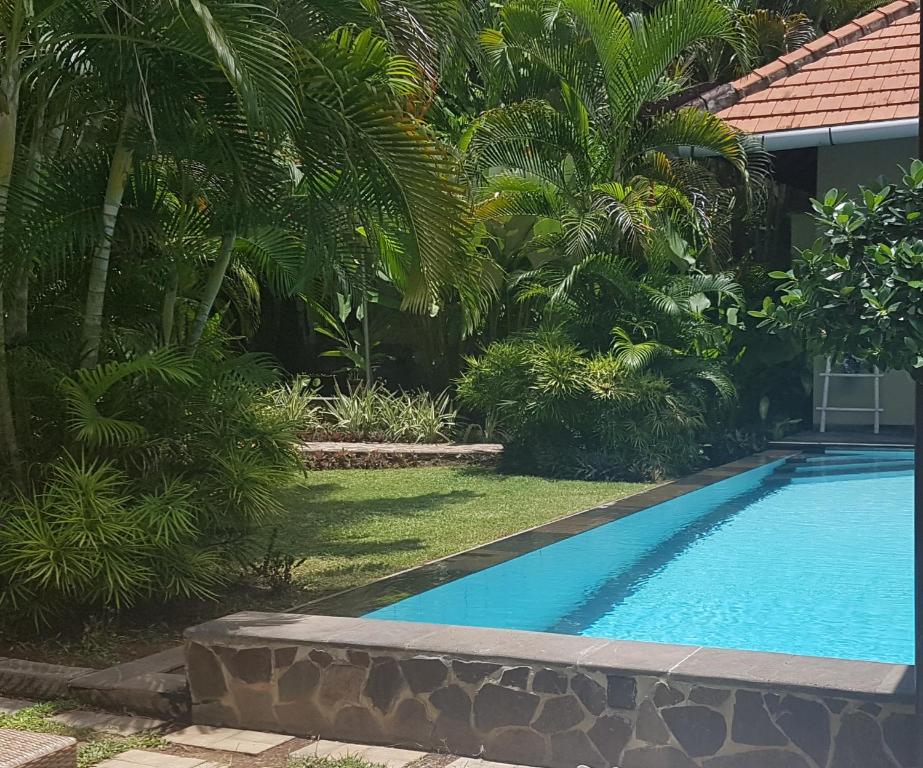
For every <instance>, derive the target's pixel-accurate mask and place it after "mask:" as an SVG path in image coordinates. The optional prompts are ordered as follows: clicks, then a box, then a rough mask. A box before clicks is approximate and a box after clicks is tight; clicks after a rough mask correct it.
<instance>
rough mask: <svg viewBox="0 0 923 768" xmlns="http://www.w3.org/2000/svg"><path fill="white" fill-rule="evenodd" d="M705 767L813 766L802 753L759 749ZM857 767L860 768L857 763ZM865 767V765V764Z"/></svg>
mask: <svg viewBox="0 0 923 768" xmlns="http://www.w3.org/2000/svg"><path fill="white" fill-rule="evenodd" d="M702 766H703V768H811V766H810V765H809V764H808V761H807V760H805V759H804V758H803V757H802V756H801V755H798V754H796V753H794V752H789V751H788V750H784V749H757V750H753V751H751V752H738V753H737V754H732V755H722V756H721V757H713V758H711V759H709V760H706V761H705V762H703V763H702ZM856 768H859V766H858V765H857V766H856ZM863 768H864V766H863Z"/></svg>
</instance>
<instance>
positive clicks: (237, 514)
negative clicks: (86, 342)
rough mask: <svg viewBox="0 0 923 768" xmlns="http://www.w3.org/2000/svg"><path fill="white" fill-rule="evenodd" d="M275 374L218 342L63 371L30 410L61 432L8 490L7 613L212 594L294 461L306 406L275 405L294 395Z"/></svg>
mask: <svg viewBox="0 0 923 768" xmlns="http://www.w3.org/2000/svg"><path fill="white" fill-rule="evenodd" d="M274 379H275V372H274V370H273V369H272V368H271V366H269V365H267V363H266V362H265V361H263V360H261V359H259V358H255V357H253V356H249V355H244V356H233V355H229V354H226V353H224V352H222V351H221V350H220V348H211V349H208V348H202V349H200V350H199V352H198V354H197V356H195V357H191V356H189V355H188V354H186V353H183V352H180V351H178V350H165V349H159V350H154V351H152V352H150V353H148V354H145V355H140V356H134V357H131V358H129V359H124V360H121V361H118V362H110V363H106V364H105V365H101V366H98V367H96V368H91V369H85V370H78V371H77V372H76V373H74V374H73V375H69V376H67V375H65V376H63V377H62V378H61V379H60V383H59V385H58V386H57V387H56V388H54V389H49V395H51V394H53V393H55V392H56V393H57V397H56V399H54V400H52V398H51V397H49V399H48V400H47V401H41V400H39V401H38V403H37V404H38V405H40V406H41V407H39V408H36V409H35V416H34V419H35V420H36V421H37V422H38V423H39V429H37V431H36V433H37V434H39V435H46V434H47V435H54V436H56V439H49V440H48V441H47V442H43V443H39V444H37V445H35V446H33V451H34V455H35V457H36V461H35V462H34V463H33V465H32V466H33V471H32V473H31V476H30V478H29V481H28V484H27V485H26V486H25V487H24V488H23V489H21V490H20V491H17V492H15V493H11V494H8V495H7V496H6V497H0V520H2V521H3V525H2V526H0V612H2V613H3V615H4V617H5V618H6V617H9V619H10V622H11V623H12V622H14V621H27V620H28V621H31V622H32V623H35V624H42V623H57V622H63V621H65V620H67V618H68V617H71V616H74V615H81V616H86V615H87V614H89V613H93V612H97V613H98V612H100V611H117V610H120V609H123V608H125V607H127V606H130V605H132V604H135V603H138V602H140V601H145V600H157V601H166V600H170V599H173V598H180V597H192V598H203V597H209V596H211V595H212V594H214V590H215V589H216V588H217V587H218V586H219V585H220V584H222V583H223V582H225V581H226V580H227V579H228V578H230V577H231V576H232V575H233V573H234V571H235V569H234V567H233V565H234V564H235V563H238V562H239V563H243V562H245V561H246V560H247V559H248V558H249V555H250V553H249V540H250V534H252V533H253V532H255V530H256V529H257V528H258V526H260V525H262V524H264V523H266V522H267V521H268V520H271V519H272V518H273V517H274V516H275V515H276V514H277V513H278V511H279V510H280V507H279V504H278V502H277V500H276V496H277V492H278V489H279V487H280V486H281V485H284V484H286V483H287V482H289V480H290V477H291V472H292V471H293V469H294V468H295V467H297V466H298V459H297V455H296V453H295V451H294V443H295V429H296V427H297V425H298V423H299V422H298V419H300V418H303V416H304V413H303V411H300V410H298V409H294V406H293V408H290V409H286V408H283V407H280V405H279V398H280V397H290V398H291V393H289V394H288V395H285V393H284V392H283V393H280V391H279V389H278V388H274V387H273V382H274ZM128 414H130V418H128ZM229 565H230V566H231V567H229Z"/></svg>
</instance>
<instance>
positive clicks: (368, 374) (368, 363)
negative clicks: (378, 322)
mask: <svg viewBox="0 0 923 768" xmlns="http://www.w3.org/2000/svg"><path fill="white" fill-rule="evenodd" d="M362 351H363V364H364V365H365V386H367V387H371V386H372V334H371V333H370V332H369V299H368V296H367V295H366V294H363V296H362Z"/></svg>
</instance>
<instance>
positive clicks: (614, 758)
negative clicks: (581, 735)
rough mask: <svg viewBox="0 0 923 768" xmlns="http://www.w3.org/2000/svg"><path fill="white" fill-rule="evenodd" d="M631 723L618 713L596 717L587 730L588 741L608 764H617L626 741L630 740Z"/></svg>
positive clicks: (626, 743)
mask: <svg viewBox="0 0 923 768" xmlns="http://www.w3.org/2000/svg"><path fill="white" fill-rule="evenodd" d="M631 732H632V727H631V723H630V722H629V721H628V720H626V719H625V718H624V717H620V716H618V715H603V716H602V717H597V718H596V722H595V723H593V727H592V728H590V730H589V731H587V735H588V736H589V737H590V741H592V742H593V744H594V745H595V746H596V749H598V750H599V753H600V754H601V755H602V756H603V757H604V758H606V760H608V761H609V763H610V765H613V766H615V765H619V759H620V758H621V756H622V752H623V750H624V749H625V747H626V746H628V742H629V741H631Z"/></svg>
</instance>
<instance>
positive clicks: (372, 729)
mask: <svg viewBox="0 0 923 768" xmlns="http://www.w3.org/2000/svg"><path fill="white" fill-rule="evenodd" d="M330 737H331V738H333V739H337V740H340V741H356V742H368V741H372V742H379V741H381V740H382V729H381V726H380V725H379V723H378V720H377V719H376V718H375V716H374V715H373V714H372V713H371V712H370V711H369V710H368V709H366V708H365V707H357V706H353V705H350V706H346V707H343V708H342V709H341V710H340V711H339V712H337V713H336V716H335V717H334V720H333V731H332V733H331V734H330Z"/></svg>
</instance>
